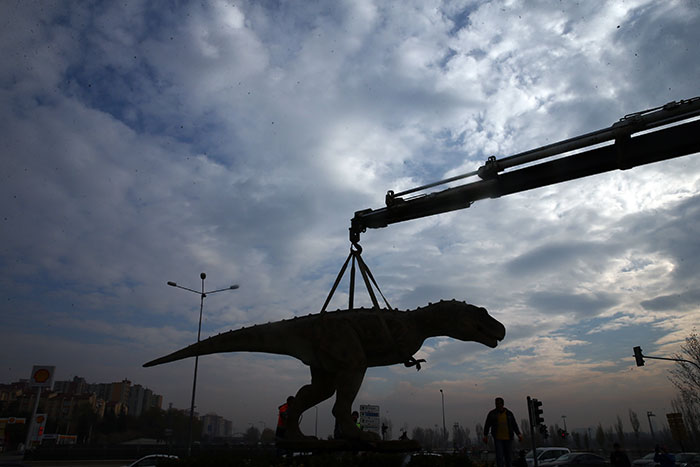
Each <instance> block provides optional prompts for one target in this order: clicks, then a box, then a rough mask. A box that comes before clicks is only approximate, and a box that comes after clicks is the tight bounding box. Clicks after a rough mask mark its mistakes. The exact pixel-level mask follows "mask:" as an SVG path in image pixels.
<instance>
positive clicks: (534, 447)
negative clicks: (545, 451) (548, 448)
mask: <svg viewBox="0 0 700 467" xmlns="http://www.w3.org/2000/svg"><path fill="white" fill-rule="evenodd" d="M532 412H533V407H532V399H530V396H527V414H528V417H529V418H530V439H531V440H532V460H533V462H534V465H535V467H537V443H536V442H535V428H534V425H535V419H536V418H537V417H536V416H535V414H533V413H532Z"/></svg>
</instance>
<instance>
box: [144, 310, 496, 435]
mask: <svg viewBox="0 0 700 467" xmlns="http://www.w3.org/2000/svg"><path fill="white" fill-rule="evenodd" d="M505 333H506V330H505V327H504V326H503V325H502V324H501V323H500V322H498V321H497V320H495V319H494V318H492V317H491V316H490V315H489V314H488V312H487V311H486V309H484V308H480V307H476V306H474V305H469V304H467V303H464V302H458V301H455V300H452V301H440V302H439V303H434V304H433V303H431V304H428V305H427V306H425V307H422V308H417V309H415V310H409V311H401V310H387V309H380V310H377V309H357V310H351V311H348V310H342V311H340V310H339V311H335V312H328V313H325V312H323V313H319V314H312V315H308V316H304V317H297V318H293V319H289V320H282V321H277V322H274V323H267V324H261V325H256V326H252V327H248V328H241V329H238V330H235V331H229V332H225V333H222V334H219V335H216V336H213V337H210V338H208V339H205V340H202V341H200V342H198V343H196V344H192V345H190V346H188V347H185V348H183V349H181V350H178V351H176V352H173V353H171V354H170V355H166V356H165V357H161V358H158V359H155V360H152V361H150V362H148V363H146V364H144V365H143V366H145V367H150V366H154V365H160V364H162V363H168V362H172V361H176V360H181V359H183V358H187V357H194V356H195V355H207V354H212V353H220V352H264V353H273V354H280V355H289V356H292V357H296V358H298V359H299V360H301V361H302V362H304V363H305V364H306V365H308V366H309V367H311V384H307V385H305V386H303V387H302V388H301V389H299V391H298V392H297V394H296V396H295V399H294V402H293V403H292V404H291V406H290V407H289V409H288V412H287V414H288V415H287V430H286V434H285V439H304V438H305V437H304V435H303V434H302V433H301V430H300V429H299V417H300V416H301V414H302V413H303V412H304V411H306V410H307V409H309V408H311V407H313V406H314V405H316V404H318V403H320V402H323V401H324V400H326V399H328V398H330V397H331V396H332V395H333V394H334V393H336V401H335V404H334V405H333V409H332V413H333V415H334V416H335V418H336V421H337V423H338V425H339V427H340V429H341V431H342V433H343V436H344V437H346V438H348V439H359V438H365V439H369V437H370V436H374V433H368V432H362V431H360V430H359V428H358V427H357V426H356V425H355V423H353V421H352V417H351V408H352V403H353V401H354V400H355V397H356V396H357V393H358V391H359V390H360V386H361V384H362V380H363V379H364V376H365V371H366V370H367V368H369V367H375V366H387V365H393V364H396V363H403V364H404V365H406V366H416V367H417V369H420V362H421V361H424V360H416V359H415V358H414V357H412V355H413V354H414V353H415V352H417V351H418V350H419V349H420V347H421V346H422V345H423V341H425V339H427V338H429V337H436V336H449V337H452V338H455V339H459V340H462V341H475V342H480V343H482V344H484V345H486V346H488V347H496V345H498V341H500V340H502V339H503V338H504V337H505Z"/></svg>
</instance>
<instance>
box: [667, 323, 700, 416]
mask: <svg viewBox="0 0 700 467" xmlns="http://www.w3.org/2000/svg"><path fill="white" fill-rule="evenodd" d="M673 357H674V358H677V359H684V360H688V361H690V362H693V363H694V364H695V365H698V366H695V365H693V364H691V363H688V362H676V364H675V365H674V366H673V368H672V369H671V370H669V371H670V373H671V376H670V380H671V382H672V383H673V384H674V385H675V386H676V387H677V388H678V390H679V391H680V393H681V398H683V399H685V400H687V401H689V402H690V403H691V404H693V405H697V406H700V339H698V333H697V331H696V330H695V329H693V331H692V332H691V333H690V335H689V336H688V337H686V338H685V344H681V351H680V353H677V354H675V355H674V356H673Z"/></svg>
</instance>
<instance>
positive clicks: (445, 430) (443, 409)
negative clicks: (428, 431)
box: [440, 389, 447, 443]
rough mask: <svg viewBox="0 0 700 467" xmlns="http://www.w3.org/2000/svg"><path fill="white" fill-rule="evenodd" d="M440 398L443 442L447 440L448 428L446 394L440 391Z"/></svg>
mask: <svg viewBox="0 0 700 467" xmlns="http://www.w3.org/2000/svg"><path fill="white" fill-rule="evenodd" d="M440 397H441V398H442V442H443V443H444V442H445V441H446V440H447V427H446V426H445V393H444V392H442V389H440Z"/></svg>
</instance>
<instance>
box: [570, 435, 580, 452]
mask: <svg viewBox="0 0 700 467" xmlns="http://www.w3.org/2000/svg"><path fill="white" fill-rule="evenodd" d="M572 436H573V438H574V446H575V447H576V449H581V434H580V433H579V432H577V431H574V433H573V435H572Z"/></svg>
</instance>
